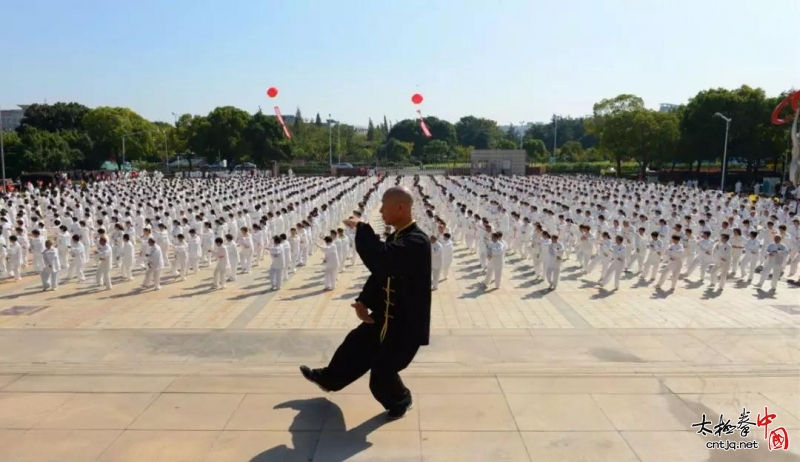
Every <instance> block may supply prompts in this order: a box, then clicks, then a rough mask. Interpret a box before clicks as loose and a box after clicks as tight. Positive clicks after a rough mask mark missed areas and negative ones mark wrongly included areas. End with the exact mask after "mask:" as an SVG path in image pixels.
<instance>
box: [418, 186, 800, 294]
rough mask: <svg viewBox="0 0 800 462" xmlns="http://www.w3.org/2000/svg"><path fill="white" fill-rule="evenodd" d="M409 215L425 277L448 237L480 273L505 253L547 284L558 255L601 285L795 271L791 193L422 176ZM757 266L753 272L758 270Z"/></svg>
mask: <svg viewBox="0 0 800 462" xmlns="http://www.w3.org/2000/svg"><path fill="white" fill-rule="evenodd" d="M415 184H416V188H417V191H418V194H419V196H420V198H421V199H422V200H421V201H420V204H421V205H420V210H419V211H417V216H418V217H420V218H419V219H418V220H419V221H420V222H421V226H422V228H423V229H424V230H425V231H426V232H427V233H429V235H430V236H431V242H432V244H431V245H432V254H433V257H432V258H433V263H432V267H433V274H432V288H433V289H436V288H437V287H438V283H439V280H440V278H447V277H448V274H449V270H450V266H451V263H452V255H453V245H454V244H456V245H458V246H463V247H464V248H466V249H467V250H468V252H469V253H470V254H473V255H474V254H477V255H476V256H477V263H478V264H479V265H480V267H481V268H482V269H483V271H484V273H485V277H484V280H483V285H484V286H485V287H488V286H489V285H490V284H491V283H492V282H493V283H494V286H495V287H496V288H499V287H500V286H501V285H502V281H503V268H504V266H505V260H506V255H507V254H515V255H516V256H518V257H519V259H520V260H521V261H523V262H527V263H528V264H529V265H530V266H531V267H532V268H533V272H534V277H538V278H541V279H544V280H545V281H546V282H547V284H548V288H549V289H556V288H557V287H558V284H559V280H560V275H561V269H562V266H563V265H564V262H565V261H568V260H573V261H574V262H575V264H576V265H577V267H578V268H577V269H578V270H579V271H581V272H582V273H583V274H584V275H586V276H587V277H593V278H595V279H596V281H597V284H598V285H600V286H602V287H605V286H607V285H608V284H610V283H611V282H612V281H613V288H614V289H619V287H620V278H621V276H622V275H623V273H634V274H638V276H639V278H640V279H642V280H644V281H645V284H646V283H647V281H651V282H656V288H657V289H659V290H663V289H664V288H665V284H667V283H669V286H670V287H669V288H670V290H675V289H676V287H677V284H678V280H679V279H681V278H684V279H688V280H692V279H694V278H697V279H698V280H699V281H702V282H708V284H709V288H710V289H711V288H713V289H716V290H719V291H721V290H723V289H724V288H725V287H726V286H727V285H728V282H729V281H730V280H731V279H740V280H742V281H746V282H747V283H748V284H750V283H755V286H756V287H757V288H759V289H761V288H762V287H763V285H764V284H765V283H767V282H769V286H770V290H771V291H775V290H776V289H777V287H778V282H779V280H780V278H781V277H782V276H787V277H792V276H794V275H795V274H797V269H798V264H799V263H800V255H798V251H799V250H800V217H798V215H797V212H798V210H797V207H798V204H797V201H788V202H786V203H783V204H781V203H779V202H777V201H774V200H771V199H763V198H759V197H751V196H745V195H736V194H723V193H720V192H717V191H702V190H699V189H697V188H692V187H685V186H674V185H659V184H651V183H643V182H635V181H623V180H616V179H603V178H597V177H577V176H573V177H564V176H562V177H556V176H529V177H499V178H491V177H480V176H478V177H453V178H448V177H425V178H423V179H422V180H419V179H417V180H416V181H415ZM759 272H760V274H759Z"/></svg>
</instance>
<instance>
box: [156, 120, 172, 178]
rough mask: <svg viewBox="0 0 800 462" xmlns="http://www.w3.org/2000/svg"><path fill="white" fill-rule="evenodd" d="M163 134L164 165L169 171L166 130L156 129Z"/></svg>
mask: <svg viewBox="0 0 800 462" xmlns="http://www.w3.org/2000/svg"><path fill="white" fill-rule="evenodd" d="M158 131H159V132H161V134H162V135H164V167H165V168H166V169H167V173H169V149H168V148H167V131H166V130H158Z"/></svg>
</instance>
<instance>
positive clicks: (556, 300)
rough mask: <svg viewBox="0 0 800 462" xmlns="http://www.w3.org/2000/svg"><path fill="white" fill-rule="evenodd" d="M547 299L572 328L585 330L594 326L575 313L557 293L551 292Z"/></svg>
mask: <svg viewBox="0 0 800 462" xmlns="http://www.w3.org/2000/svg"><path fill="white" fill-rule="evenodd" d="M547 298H548V299H549V300H550V302H551V303H552V304H553V305H554V306H555V307H556V309H557V310H558V312H559V313H560V314H561V315H562V316H564V318H565V319H566V320H567V321H569V323H570V324H572V327H575V328H579V329H580V328H585V329H591V328H592V325H591V324H589V322H588V321H586V319H585V318H584V317H583V316H581V315H580V313H578V312H577V311H575V310H574V309H573V308H572V307H571V306H569V304H568V303H567V302H565V301H564V299H563V298H561V296H560V295H558V294H557V293H556V292H555V291H552V292H550V293H549V294H547Z"/></svg>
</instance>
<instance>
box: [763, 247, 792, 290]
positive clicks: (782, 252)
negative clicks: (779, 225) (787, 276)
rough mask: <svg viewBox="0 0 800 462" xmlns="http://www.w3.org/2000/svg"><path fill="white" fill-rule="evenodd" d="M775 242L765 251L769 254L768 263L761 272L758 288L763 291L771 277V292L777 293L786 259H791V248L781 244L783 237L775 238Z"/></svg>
mask: <svg viewBox="0 0 800 462" xmlns="http://www.w3.org/2000/svg"><path fill="white" fill-rule="evenodd" d="M772 239H773V242H772V243H771V244H769V245H768V246H767V247H766V249H765V251H766V254H767V262H766V264H764V269H762V270H761V279H760V280H759V281H758V284H757V285H756V288H758V289H761V286H762V285H764V282H765V281H766V280H767V277H768V276H771V277H770V285H771V289H770V290H771V291H772V292H775V290H776V289H777V288H778V279H780V277H781V272H782V271H783V267H784V266H786V259H787V258H789V247H787V246H786V244H784V243H783V242H781V236H780V235H777V234H776V235H775V236H773V238H772Z"/></svg>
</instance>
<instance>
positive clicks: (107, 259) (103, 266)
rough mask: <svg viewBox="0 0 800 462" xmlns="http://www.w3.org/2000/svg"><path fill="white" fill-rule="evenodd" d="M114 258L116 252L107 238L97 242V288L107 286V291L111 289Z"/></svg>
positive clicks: (95, 280) (95, 279) (95, 281)
mask: <svg viewBox="0 0 800 462" xmlns="http://www.w3.org/2000/svg"><path fill="white" fill-rule="evenodd" d="M113 258H114V251H113V250H111V246H110V245H109V244H108V240H107V239H106V238H105V237H101V238H100V239H99V240H98V241H97V271H95V273H94V283H95V285H96V286H98V287H100V286H105V288H106V290H110V289H111V262H112V260H113Z"/></svg>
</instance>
